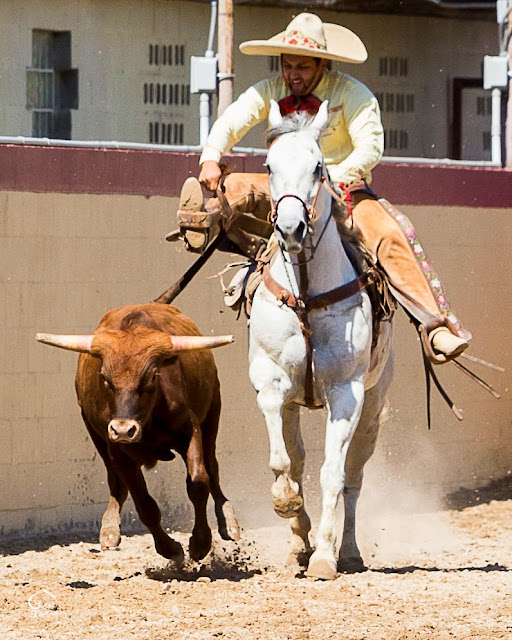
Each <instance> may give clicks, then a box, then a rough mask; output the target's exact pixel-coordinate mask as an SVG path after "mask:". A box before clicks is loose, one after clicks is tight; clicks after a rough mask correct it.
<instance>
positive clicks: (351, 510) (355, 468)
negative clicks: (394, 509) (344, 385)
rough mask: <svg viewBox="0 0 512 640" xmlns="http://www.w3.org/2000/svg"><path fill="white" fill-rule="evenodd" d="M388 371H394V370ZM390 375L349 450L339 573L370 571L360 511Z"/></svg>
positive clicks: (376, 390)
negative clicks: (361, 541) (359, 536)
mask: <svg viewBox="0 0 512 640" xmlns="http://www.w3.org/2000/svg"><path fill="white" fill-rule="evenodd" d="M387 369H388V371H389V372H390V371H391V367H390V366H388V367H387ZM387 373H388V372H385V374H384V375H383V376H382V378H381V379H380V380H379V382H378V383H377V385H376V386H375V387H373V388H372V389H370V390H368V391H367V392H366V394H365V399H364V407H363V413H362V414H361V419H360V421H359V424H358V426H357V429H356V431H355V433H354V436H353V438H352V441H351V442H350V447H349V449H348V454H347V462H346V465H345V487H344V491H343V495H344V506H345V519H344V523H343V538H342V541H341V546H340V551H339V558H338V571H342V572H345V573H355V572H358V571H364V569H365V568H366V567H365V565H364V562H363V559H362V557H361V553H360V551H359V547H358V545H357V541H356V507H357V501H358V499H359V494H360V492H361V485H362V482H363V469H364V465H365V464H366V463H367V462H368V460H369V459H370V457H371V456H372V455H373V452H374V451H375V445H376V443H377V435H378V432H379V427H380V425H381V424H382V422H383V419H384V413H385V412H386V407H387V402H386V392H387V389H388V387H389V381H390V375H391V373H389V375H387ZM388 378H389V380H388Z"/></svg>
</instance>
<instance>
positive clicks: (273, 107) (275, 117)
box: [268, 100, 283, 127]
mask: <svg viewBox="0 0 512 640" xmlns="http://www.w3.org/2000/svg"><path fill="white" fill-rule="evenodd" d="M282 122H283V116H282V115H281V109H280V108H279V105H278V104H277V102H276V101H275V100H271V101H270V111H269V114H268V123H269V125H270V127H277V126H278V125H280V124H282Z"/></svg>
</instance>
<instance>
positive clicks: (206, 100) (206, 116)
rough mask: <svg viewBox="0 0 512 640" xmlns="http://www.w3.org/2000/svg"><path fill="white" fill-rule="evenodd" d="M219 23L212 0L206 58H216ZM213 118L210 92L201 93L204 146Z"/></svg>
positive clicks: (201, 132)
mask: <svg viewBox="0 0 512 640" xmlns="http://www.w3.org/2000/svg"><path fill="white" fill-rule="evenodd" d="M216 23H217V0H211V2H210V29H209V31H208V44H207V45H206V51H205V54H204V57H205V58H214V57H215V52H214V50H213V41H214V38H215V26H216ZM211 119H212V103H211V97H210V94H208V93H206V92H205V93H201V94H200V95H199V144H200V146H201V147H204V145H205V144H206V140H207V139H208V134H209V133H210V124H211Z"/></svg>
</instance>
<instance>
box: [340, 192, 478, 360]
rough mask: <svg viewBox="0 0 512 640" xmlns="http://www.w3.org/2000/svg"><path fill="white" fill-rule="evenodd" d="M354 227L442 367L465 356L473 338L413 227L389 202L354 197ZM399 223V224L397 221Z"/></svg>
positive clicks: (432, 354)
mask: <svg viewBox="0 0 512 640" xmlns="http://www.w3.org/2000/svg"><path fill="white" fill-rule="evenodd" d="M353 195H354V203H355V206H354V209H353V220H354V224H355V225H356V226H357V227H358V228H359V229H360V231H361V233H362V234H363V238H364V241H365V244H366V246H367V247H368V248H369V249H370V251H371V252H372V253H373V254H374V256H375V257H376V258H377V260H378V262H379V264H380V265H381V266H382V268H383V269H384V271H385V272H386V274H387V275H388V277H389V280H390V283H391V286H392V289H393V290H394V293H395V294H396V296H397V297H399V302H401V303H402V304H403V306H405V308H406V309H407V310H408V311H409V312H410V313H411V314H412V316H413V317H415V318H416V320H417V321H418V323H419V324H420V325H422V327H423V329H424V332H425V334H426V335H427V336H428V342H427V344H426V345H425V346H426V347H427V349H428V346H429V345H430V346H431V347H432V352H433V353H430V354H427V355H430V356H432V357H431V359H432V361H433V362H435V363H437V364H440V363H443V362H446V361H447V360H452V359H453V358H455V357H457V356H458V355H460V354H461V353H462V352H463V351H464V350H465V349H466V348H467V347H468V342H467V341H468V340H469V338H471V334H470V333H469V332H467V331H466V330H465V329H464V328H463V327H462V325H461V323H460V322H459V320H458V319H457V317H456V316H455V314H454V313H453V310H452V309H451V307H450V304H449V302H448V300H447V298H446V295H445V293H444V290H443V288H442V285H441V283H440V281H439V278H438V277H437V274H436V273H435V271H434V270H433V268H432V266H431V264H430V262H429V261H428V259H427V258H426V256H425V253H424V251H423V248H422V247H421V245H420V243H419V241H418V239H417V236H416V234H415V231H414V228H413V227H412V224H411V222H410V221H409V220H408V219H407V218H406V216H404V215H403V214H401V213H399V212H397V210H396V209H394V208H393V207H392V206H391V205H390V204H389V203H387V202H386V201H382V203H381V201H379V200H375V199H374V198H372V197H371V196H369V195H366V194H359V193H354V194H353ZM397 218H398V219H397Z"/></svg>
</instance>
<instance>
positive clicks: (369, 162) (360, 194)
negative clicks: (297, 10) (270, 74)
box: [180, 13, 471, 363]
mask: <svg viewBox="0 0 512 640" xmlns="http://www.w3.org/2000/svg"><path fill="white" fill-rule="evenodd" d="M240 50H241V51H242V53H244V54H247V55H265V56H275V55H280V59H281V75H280V76H277V77H274V78H271V79H267V80H263V81H261V82H259V83H257V84H255V85H254V86H252V87H250V88H249V89H247V91H245V92H244V93H242V94H241V95H240V97H239V98H238V99H237V100H236V101H235V102H234V103H233V104H231V105H230V106H229V107H228V108H227V109H226V110H225V111H224V113H223V114H222V115H221V116H220V118H219V119H218V120H217V121H216V122H215V124H214V126H213V127H212V130H211V132H210V135H209V137H208V140H207V142H206V145H205V147H204V150H203V153H202V155H201V159H200V166H201V171H200V175H199V180H197V179H196V178H189V179H188V180H187V181H186V182H185V184H184V185H183V189H182V193H181V198H180V209H181V210H190V211H193V210H195V209H196V210H201V209H202V205H203V195H202V190H201V184H202V185H203V186H204V187H205V188H206V189H208V190H210V191H216V190H217V187H218V186H219V184H220V181H221V178H222V171H221V168H220V166H219V161H220V159H221V157H222V156H223V155H224V154H225V153H226V152H228V151H229V150H230V149H231V148H232V147H233V145H235V144H236V143H237V142H238V141H239V140H240V139H241V138H242V137H243V136H244V135H245V133H246V132H247V131H248V130H249V129H250V128H251V127H253V126H255V125H256V124H258V123H259V122H261V121H262V120H264V119H265V118H267V117H268V114H269V110H270V101H271V100H272V99H273V100H276V101H277V102H278V104H279V107H280V110H281V114H282V115H287V114H290V113H293V112H294V111H308V112H310V113H311V114H315V113H316V112H317V111H318V108H319V107H320V105H321V103H322V102H323V101H324V100H328V101H329V122H328V125H327V127H326V129H325V130H324V131H323V134H322V136H321V138H320V141H319V144H320V148H321V150H322V152H323V155H324V157H325V162H326V165H327V169H328V172H329V176H330V179H331V181H332V183H333V185H334V187H335V188H336V189H337V190H338V192H339V193H340V195H342V196H344V197H345V198H346V202H347V203H348V206H349V210H351V214H352V219H353V222H354V224H355V225H356V226H357V227H358V229H359V230H360V231H361V233H362V235H363V238H364V242H365V244H366V246H367V247H368V249H369V250H370V251H371V252H372V253H373V255H374V256H375V257H376V259H377V260H378V263H379V264H380V266H381V267H382V268H383V270H384V271H385V272H386V274H387V276H388V278H389V281H390V283H391V285H392V290H393V291H394V293H395V295H396V297H397V298H398V299H399V301H400V302H401V303H402V305H403V306H405V307H406V309H407V310H408V312H409V313H410V314H411V315H412V316H413V317H414V318H415V319H416V321H417V324H418V325H420V326H421V328H422V330H423V334H424V336H428V340H425V343H424V347H425V349H426V352H427V355H429V357H430V359H431V360H432V361H433V362H434V363H443V362H447V361H449V360H452V359H453V358H455V357H457V356H458V355H460V354H461V353H462V352H463V351H464V350H465V349H466V348H467V346H468V342H467V340H469V338H470V337H471V334H469V333H468V332H467V331H465V330H464V329H463V327H462V325H461V324H460V322H459V321H458V320H457V318H456V316H455V315H454V313H453V311H452V310H451V308H450V306H449V303H448V301H447V300H446V297H445V295H444V291H443V289H442V287H441V284H440V282H439V279H438V278H437V276H436V274H435V272H434V271H433V269H432V267H431V265H430V264H429V263H428V261H427V260H426V257H425V256H424V254H423V249H422V247H421V245H420V244H419V242H418V240H417V238H416V235H415V232H414V229H413V227H412V225H411V223H410V221H409V220H408V219H407V218H406V217H405V216H404V215H403V214H400V213H399V212H397V211H396V209H394V208H393V207H392V206H391V205H389V203H387V202H386V201H385V200H382V201H379V199H378V198H377V196H376V195H375V194H374V193H373V192H372V191H371V190H370V189H369V187H368V185H369V183H370V182H371V173H370V172H371V169H373V167H375V166H376V165H377V164H378V162H379V161H380V159H381V157H382V153H383V149H384V131H383V127H382V122H381V118H380V110H379V105H378V102H377V99H376V98H375V96H374V95H373V94H372V93H371V92H370V90H369V89H368V88H367V87H366V86H365V85H363V84H362V83H361V82H359V81H357V80H355V79H354V78H352V77H351V76H349V75H347V74H346V73H342V72H339V71H332V70H330V69H329V68H328V65H329V61H330V60H337V61H341V62H349V63H361V62H364V61H365V60H366V58H367V52H366V48H365V46H364V44H363V43H362V41H361V40H360V39H359V37H358V36H357V35H356V34H355V33H353V32H352V31H350V30H349V29H347V28H345V27H342V26H339V25H335V24H328V23H323V22H322V21H321V20H320V18H319V17H318V16H316V15H314V14H311V13H301V14H299V15H298V16H297V17H295V18H294V19H293V20H292V21H291V22H290V24H289V25H288V26H287V27H286V30H285V31H284V32H282V33H279V34H278V35H276V36H274V37H272V38H270V39H269V40H252V41H249V42H244V43H242V44H241V45H240ZM223 188H224V189H225V196H226V199H227V201H228V202H229V205H230V206H231V209H232V210H234V211H235V212H245V213H247V212H251V211H254V210H255V209H256V208H257V207H260V208H261V206H262V204H263V205H264V206H267V207H268V208H267V210H270V206H271V205H270V197H269V187H268V179H267V176H266V175H265V174H261V175H259V174H250V175H249V174H237V173H233V174H231V175H228V176H227V177H226V179H225V180H224V186H223Z"/></svg>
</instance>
